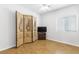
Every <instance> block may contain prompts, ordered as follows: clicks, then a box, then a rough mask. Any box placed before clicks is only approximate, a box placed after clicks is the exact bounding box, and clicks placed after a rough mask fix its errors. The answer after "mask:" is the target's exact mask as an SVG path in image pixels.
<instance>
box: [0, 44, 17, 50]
mask: <svg viewBox="0 0 79 59" xmlns="http://www.w3.org/2000/svg"><path fill="white" fill-rule="evenodd" d="M13 47H15V45H13V46H9V47H5V48H2V49H0V51H3V50H7V49H10V48H13Z"/></svg>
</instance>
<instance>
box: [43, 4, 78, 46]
mask: <svg viewBox="0 0 79 59" xmlns="http://www.w3.org/2000/svg"><path fill="white" fill-rule="evenodd" d="M70 15H77V16H78V17H79V5H73V6H70V7H66V8H62V9H59V10H56V11H51V12H49V13H46V14H42V17H41V18H42V21H41V22H42V25H43V26H47V39H49V40H55V41H59V42H63V43H67V44H72V45H75V46H79V30H78V32H63V31H61V32H59V31H56V20H57V19H59V18H61V17H65V16H70ZM78 20H79V18H78ZM78 24H79V22H78ZM78 29H79V26H78Z"/></svg>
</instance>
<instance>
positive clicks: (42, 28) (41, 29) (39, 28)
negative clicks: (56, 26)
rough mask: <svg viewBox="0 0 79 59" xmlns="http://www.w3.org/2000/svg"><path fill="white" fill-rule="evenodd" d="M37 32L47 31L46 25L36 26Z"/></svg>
mask: <svg viewBox="0 0 79 59" xmlns="http://www.w3.org/2000/svg"><path fill="white" fill-rule="evenodd" d="M38 32H47V28H46V27H38Z"/></svg>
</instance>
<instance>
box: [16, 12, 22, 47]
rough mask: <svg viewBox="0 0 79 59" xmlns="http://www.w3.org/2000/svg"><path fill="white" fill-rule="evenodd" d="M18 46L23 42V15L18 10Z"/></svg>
mask: <svg viewBox="0 0 79 59" xmlns="http://www.w3.org/2000/svg"><path fill="white" fill-rule="evenodd" d="M16 18H17V19H16V24H17V25H16V47H19V46H20V45H22V44H23V15H22V14H21V13H19V12H16Z"/></svg>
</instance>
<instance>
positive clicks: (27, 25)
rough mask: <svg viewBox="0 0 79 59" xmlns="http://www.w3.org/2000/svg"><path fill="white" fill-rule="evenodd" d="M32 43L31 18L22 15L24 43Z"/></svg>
mask: <svg viewBox="0 0 79 59" xmlns="http://www.w3.org/2000/svg"><path fill="white" fill-rule="evenodd" d="M32 41H33V17H32V16H30V15H24V43H29V42H32Z"/></svg>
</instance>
